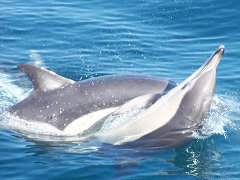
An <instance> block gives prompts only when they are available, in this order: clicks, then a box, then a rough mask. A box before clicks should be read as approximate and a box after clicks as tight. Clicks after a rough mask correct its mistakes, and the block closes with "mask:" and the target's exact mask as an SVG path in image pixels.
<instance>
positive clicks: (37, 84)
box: [18, 64, 74, 91]
mask: <svg viewBox="0 0 240 180" xmlns="http://www.w3.org/2000/svg"><path fill="white" fill-rule="evenodd" d="M18 69H19V70H21V71H23V72H25V73H26V74H27V75H28V77H29V78H30V79H31V81H32V83H33V86H34V90H35V91H36V90H40V91H47V90H54V89H57V88H60V87H64V86H65V85H67V84H71V83H74V81H73V80H70V79H67V78H64V77H62V76H59V75H57V74H56V73H54V72H52V71H49V70H47V69H44V68H42V67H37V66H34V65H31V64H20V65H18Z"/></svg>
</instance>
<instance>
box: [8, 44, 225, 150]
mask: <svg viewBox="0 0 240 180" xmlns="http://www.w3.org/2000/svg"><path fill="white" fill-rule="evenodd" d="M223 53H224V46H219V48H218V49H217V50H216V52H215V53H214V54H213V55H212V56H211V57H210V58H209V59H208V60H207V62H206V63H205V64H203V65H202V66H201V67H200V68H199V69H198V70H197V71H196V72H194V73H193V74H192V75H191V76H190V77H188V78H187V79H186V80H184V81H183V82H182V83H180V84H179V85H177V84H176V83H174V82H172V81H168V80H165V79H162V78H157V77H150V76H142V75H114V76H103V77H98V78H92V79H88V80H84V81H80V82H75V81H73V80H70V79H67V78H64V77H61V76H59V75H57V74H55V73H53V72H51V71H48V70H46V69H44V68H41V67H37V66H34V65H30V64H23V65H19V66H18V68H19V69H20V70H21V71H23V72H25V73H26V74H27V75H28V76H29V78H30V79H31V81H32V83H33V86H34V90H33V92H32V93H31V94H30V96H29V97H27V98H26V99H24V100H23V101H21V102H20V103H18V104H16V105H14V106H12V107H10V108H9V112H10V113H11V114H13V115H15V116H18V117H19V118H21V119H24V120H28V121H38V122H42V123H48V124H50V125H52V126H54V127H56V128H57V129H59V130H62V131H65V132H69V133H70V134H77V133H82V132H84V131H86V130H88V129H89V128H92V127H94V126H95V125H96V124H97V122H98V121H99V120H101V119H103V118H104V117H107V116H109V115H112V116H114V115H116V114H121V113H124V112H127V111H131V110H133V109H138V108H145V110H144V111H143V112H142V113H140V114H138V115H137V116H136V118H135V120H134V121H132V122H129V123H126V124H125V125H122V126H121V127H118V128H117V129H114V130H109V131H108V132H104V133H102V134H99V133H97V135H96V136H98V137H99V138H100V139H101V140H102V141H104V142H107V143H112V144H125V145H129V146H132V145H133V146H141V147H149V146H151V147H152V146H154V147H172V146H173V147H175V146H179V145H182V144H184V143H187V142H189V141H190V140H191V139H192V138H193V137H192V134H193V132H194V131H195V130H197V129H198V128H199V127H200V126H201V125H202V123H203V120H204V119H205V118H206V116H207V114H208V111H209V108H210V105H211V100H212V97H213V95H214V90H215V82H216V68H217V66H218V64H219V62H220V59H221V58H222V56H223ZM105 119H106V118H105Z"/></svg>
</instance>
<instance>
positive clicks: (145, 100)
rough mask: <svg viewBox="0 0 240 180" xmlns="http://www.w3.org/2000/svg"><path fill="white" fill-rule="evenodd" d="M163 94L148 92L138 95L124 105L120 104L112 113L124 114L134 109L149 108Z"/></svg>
mask: <svg viewBox="0 0 240 180" xmlns="http://www.w3.org/2000/svg"><path fill="white" fill-rule="evenodd" d="M161 96H162V94H146V95H143V96H139V97H136V98H134V99H132V100H130V101H128V102H126V103H125V104H123V105H122V106H120V107H119V108H118V109H117V110H116V111H114V112H113V113H112V115H118V114H122V113H124V112H128V111H132V110H135V109H141V108H147V107H149V106H151V105H152V104H154V103H155V102H156V101H157V100H158V99H159V98H160V97H161Z"/></svg>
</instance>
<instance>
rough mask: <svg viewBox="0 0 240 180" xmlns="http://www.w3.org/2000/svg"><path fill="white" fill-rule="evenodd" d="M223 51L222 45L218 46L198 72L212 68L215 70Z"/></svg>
mask: <svg viewBox="0 0 240 180" xmlns="http://www.w3.org/2000/svg"><path fill="white" fill-rule="evenodd" d="M224 50H225V47H224V45H221V46H219V47H218V49H217V50H216V51H215V52H214V53H213V55H212V56H211V57H210V58H209V59H208V60H207V61H206V63H205V64H203V65H202V66H201V67H200V68H199V70H200V72H202V71H208V70H210V69H212V68H215V69H216V68H217V66H218V64H219V62H220V60H221V58H222V56H223V54H224Z"/></svg>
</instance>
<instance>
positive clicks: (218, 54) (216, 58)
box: [180, 45, 225, 86]
mask: <svg viewBox="0 0 240 180" xmlns="http://www.w3.org/2000/svg"><path fill="white" fill-rule="evenodd" d="M224 49H225V47H224V45H221V46H219V47H218V49H217V50H216V51H215V52H214V53H213V55H212V56H211V57H210V58H209V59H208V60H207V61H206V62H205V63H204V64H203V65H202V66H201V67H200V68H199V69H198V70H197V71H195V72H194V73H193V74H192V75H191V76H190V77H188V78H187V79H186V80H184V81H183V82H182V83H181V84H182V86H185V84H186V83H187V82H189V81H191V80H192V79H194V78H196V77H199V76H200V74H203V73H205V72H207V71H209V70H216V68H217V66H218V64H219V63H220V60H221V58H222V56H223V54H224ZM181 84H180V85H181Z"/></svg>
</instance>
